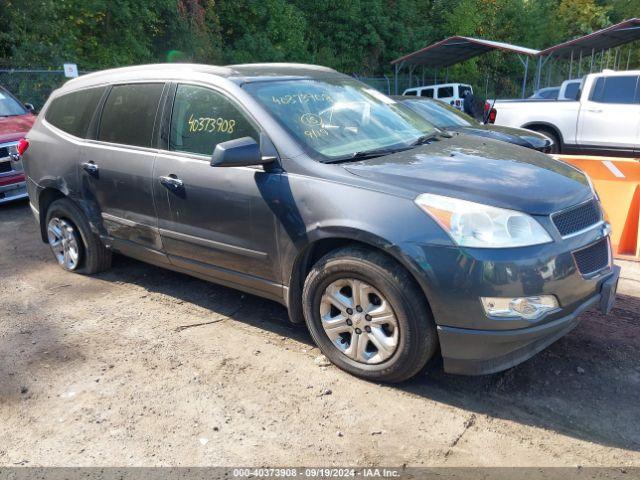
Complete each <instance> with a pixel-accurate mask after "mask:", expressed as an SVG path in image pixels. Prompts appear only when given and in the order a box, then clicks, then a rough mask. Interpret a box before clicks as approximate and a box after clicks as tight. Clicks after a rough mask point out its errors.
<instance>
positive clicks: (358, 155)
mask: <svg viewBox="0 0 640 480" xmlns="http://www.w3.org/2000/svg"><path fill="white" fill-rule="evenodd" d="M403 150H407V148H379V149H375V150H362V151H359V152H354V153H351V154H349V155H346V156H344V157H340V158H336V159H334V160H329V161H328V162H325V163H340V162H352V161H355V160H366V159H367V158H376V157H382V156H384V155H390V154H392V153H396V152H401V151H403Z"/></svg>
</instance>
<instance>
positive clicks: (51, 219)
mask: <svg viewBox="0 0 640 480" xmlns="http://www.w3.org/2000/svg"><path fill="white" fill-rule="evenodd" d="M45 227H46V228H47V234H48V238H49V246H50V247H51V249H52V251H53V254H54V257H55V258H56V260H57V261H58V264H59V265H60V266H61V267H62V268H63V269H65V270H68V271H72V272H78V273H84V274H93V273H98V272H102V271H104V270H107V269H108V268H109V267H110V266H111V251H110V250H108V249H107V248H106V247H105V246H104V244H103V243H102V241H101V240H100V237H99V236H98V235H97V234H95V233H94V232H93V231H92V230H91V227H90V225H89V222H88V220H87V219H86V217H85V215H84V213H82V210H80V208H79V207H78V206H77V205H76V204H75V203H73V202H72V201H71V200H69V199H68V198H61V199H60V200H56V201H55V202H53V203H52V204H51V205H50V206H49V208H48V209H47V215H46V217H45ZM58 241H59V242H58ZM63 242H64V246H63ZM74 249H75V250H76V251H77V259H76V261H73V257H74V254H73V251H74ZM65 250H66V252H65ZM70 260H71V261H70Z"/></svg>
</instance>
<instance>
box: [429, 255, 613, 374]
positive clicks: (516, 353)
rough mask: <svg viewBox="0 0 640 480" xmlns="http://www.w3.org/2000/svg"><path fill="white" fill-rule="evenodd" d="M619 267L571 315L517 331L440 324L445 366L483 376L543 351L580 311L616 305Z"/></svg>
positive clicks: (448, 369)
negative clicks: (476, 328) (595, 306)
mask: <svg viewBox="0 0 640 480" xmlns="http://www.w3.org/2000/svg"><path fill="white" fill-rule="evenodd" d="M619 275H620V267H617V266H615V267H613V271H612V272H611V273H610V274H609V275H608V276H607V277H605V278H604V279H603V281H602V283H601V285H600V289H599V291H598V293H596V294H595V295H593V296H592V297H590V298H588V299H587V300H585V301H584V302H583V303H581V304H580V305H579V306H578V307H577V308H576V309H575V310H573V312H571V313H570V314H568V315H566V316H564V317H561V318H558V319H556V320H553V321H551V322H549V323H544V324H542V325H536V326H533V327H530V328H523V329H517V330H471V329H464V328H455V327H446V326H438V336H439V338H440V347H441V350H442V355H443V360H444V369H445V371H446V372H448V373H456V374H464V375H484V374H488V373H495V372H499V371H502V370H505V369H507V368H510V367H513V366H515V365H517V364H519V363H521V362H524V361H525V360H527V359H529V358H531V357H532V356H534V355H535V354H536V353H538V352H540V351H542V350H544V349H545V348H546V347H548V346H549V345H551V344H552V343H554V342H555V341H556V340H558V339H559V338H561V337H563V336H564V335H566V334H567V333H569V332H570V331H571V330H573V329H574V328H575V327H576V326H577V325H578V323H580V318H579V316H580V314H582V313H583V312H584V311H585V310H587V309H588V308H589V307H592V306H594V305H597V306H598V308H599V309H600V310H601V311H603V312H604V313H608V311H609V310H610V309H611V307H612V306H613V297H614V296H615V286H616V284H617V281H618V277H619Z"/></svg>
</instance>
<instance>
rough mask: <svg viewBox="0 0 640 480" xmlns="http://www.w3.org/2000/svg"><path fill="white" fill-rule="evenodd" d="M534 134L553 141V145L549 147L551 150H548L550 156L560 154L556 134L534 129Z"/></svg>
mask: <svg viewBox="0 0 640 480" xmlns="http://www.w3.org/2000/svg"><path fill="white" fill-rule="evenodd" d="M535 131H536V132H539V133H542V134H543V135H546V136H547V137H549V138H550V139H551V140H552V141H553V145H551V148H550V149H549V153H550V154H558V153H561V150H562V148H561V145H560V138H559V137H558V134H557V133H555V132H553V131H551V130H548V129H546V128H536V129H535Z"/></svg>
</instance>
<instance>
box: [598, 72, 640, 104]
mask: <svg viewBox="0 0 640 480" xmlns="http://www.w3.org/2000/svg"><path fill="white" fill-rule="evenodd" d="M637 83H638V77H637V76H633V75H625V76H615V77H599V78H598V79H597V80H596V83H595V85H594V86H593V90H592V91H591V95H589V100H591V101H592V102H598V103H618V104H633V103H637V102H636V99H635V96H636V85H637Z"/></svg>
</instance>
